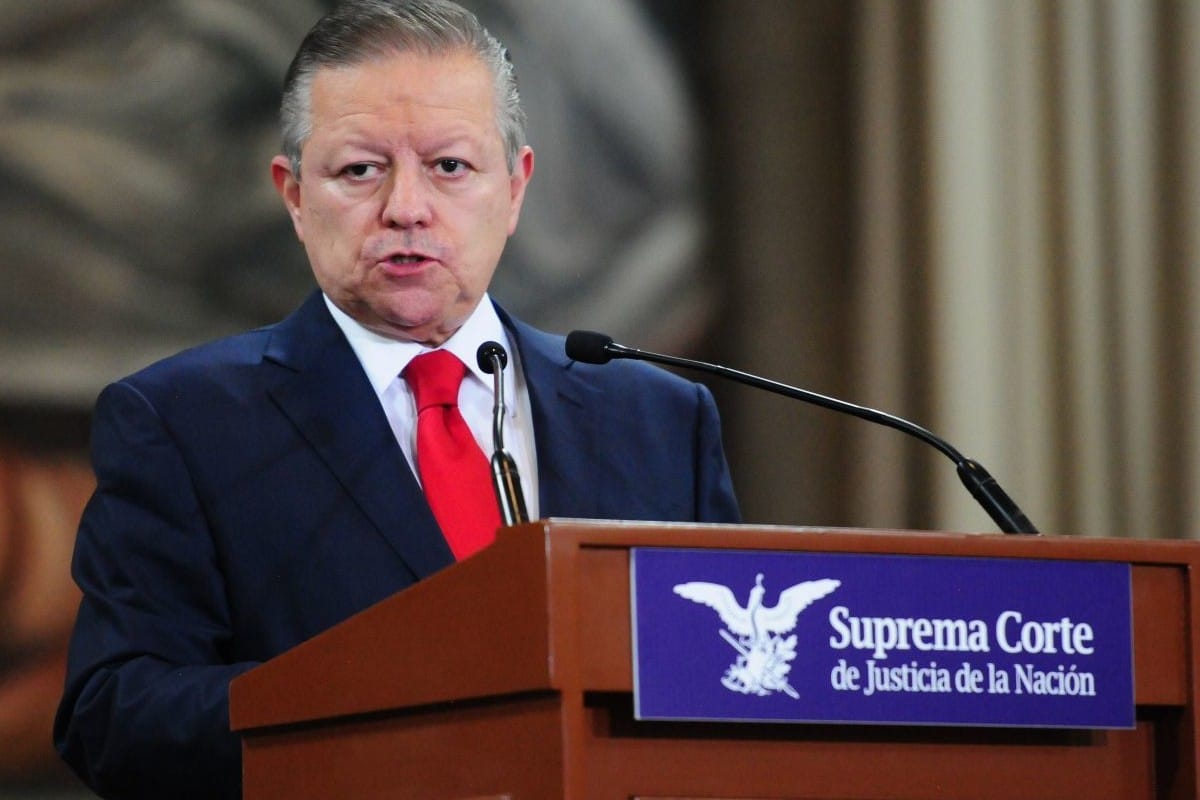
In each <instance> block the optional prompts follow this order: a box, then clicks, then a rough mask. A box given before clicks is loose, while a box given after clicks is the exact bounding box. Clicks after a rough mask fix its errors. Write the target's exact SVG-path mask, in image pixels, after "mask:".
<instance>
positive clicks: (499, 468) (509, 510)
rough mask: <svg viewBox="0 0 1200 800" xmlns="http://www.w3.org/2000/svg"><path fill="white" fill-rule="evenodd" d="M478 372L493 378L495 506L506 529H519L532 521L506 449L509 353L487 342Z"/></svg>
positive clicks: (481, 350) (477, 353)
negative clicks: (505, 420) (506, 384)
mask: <svg viewBox="0 0 1200 800" xmlns="http://www.w3.org/2000/svg"><path fill="white" fill-rule="evenodd" d="M475 361H476V362H477V363H478V364H479V368H480V369H481V370H483V371H484V372H486V373H488V374H489V375H491V376H492V390H493V396H494V398H495V399H494V400H493V402H492V449H493V452H492V487H493V488H494V489H495V490H496V503H497V504H498V505H499V506H500V519H501V522H503V523H504V525H506V526H508V525H518V524H520V523H522V522H528V521H529V512H528V511H527V510H526V509H525V495H524V493H522V491H521V476H520V475H518V474H517V462H516V461H514V460H513V457H512V456H511V455H509V453H508V451H507V450H505V449H504V411H505V409H504V368H505V367H506V366H508V353H506V352H504V348H503V347H501V346H500V344H499V343H497V342H484V343H483V344H481V345H479V349H478V350H477V351H475Z"/></svg>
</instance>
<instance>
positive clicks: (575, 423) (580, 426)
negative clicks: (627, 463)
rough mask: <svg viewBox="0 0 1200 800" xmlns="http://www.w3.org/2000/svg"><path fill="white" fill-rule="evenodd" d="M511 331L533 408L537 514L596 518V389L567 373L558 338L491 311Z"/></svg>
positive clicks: (600, 448) (568, 364)
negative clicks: (536, 472)
mask: <svg viewBox="0 0 1200 800" xmlns="http://www.w3.org/2000/svg"><path fill="white" fill-rule="evenodd" d="M497 311H498V312H499V314H500V318H501V319H502V320H503V321H504V324H505V326H506V327H507V328H508V329H509V331H510V332H511V333H512V335H513V341H514V342H515V343H516V346H517V349H518V352H519V353H520V356H521V369H522V370H523V371H524V373H525V385H526V387H527V388H528V390H529V401H530V406H531V407H532V411H533V430H534V441H535V443H536V447H537V463H538V501H539V508H540V516H542V517H551V516H554V517H579V518H595V517H599V516H601V515H602V514H601V495H600V493H599V492H598V491H597V486H598V485H599V484H601V483H602V481H600V480H598V477H599V476H597V475H595V474H594V473H595V470H596V466H597V463H596V461H595V456H596V454H599V453H603V452H605V448H604V447H603V443H602V441H601V436H602V433H603V431H602V423H603V419H602V414H600V413H598V410H599V409H598V406H599V402H600V400H599V397H598V394H597V390H596V389H595V388H593V387H592V386H590V385H589V384H587V383H586V382H584V381H582V380H580V379H579V378H578V377H577V376H576V375H575V374H574V373H573V372H572V371H571V366H572V364H573V363H574V362H572V361H571V360H570V359H568V358H567V356H566V353H565V352H563V346H562V339H561V338H559V337H554V336H550V335H549V334H546V333H543V332H541V331H539V330H536V329H534V328H531V327H529V326H528V325H525V324H523V323H521V322H518V321H516V320H514V319H512V318H511V317H510V316H508V315H507V314H506V313H505V312H504V311H503V310H500V309H497Z"/></svg>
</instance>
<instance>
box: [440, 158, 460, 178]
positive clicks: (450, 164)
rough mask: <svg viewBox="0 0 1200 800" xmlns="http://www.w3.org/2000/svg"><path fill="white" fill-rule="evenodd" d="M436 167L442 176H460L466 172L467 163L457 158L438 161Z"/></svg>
mask: <svg viewBox="0 0 1200 800" xmlns="http://www.w3.org/2000/svg"><path fill="white" fill-rule="evenodd" d="M436 166H437V170H438V172H440V173H442V174H443V175H462V174H463V173H465V172H466V171H467V162H465V161H463V160H462V159H458V158H441V159H438V161H437V165H436Z"/></svg>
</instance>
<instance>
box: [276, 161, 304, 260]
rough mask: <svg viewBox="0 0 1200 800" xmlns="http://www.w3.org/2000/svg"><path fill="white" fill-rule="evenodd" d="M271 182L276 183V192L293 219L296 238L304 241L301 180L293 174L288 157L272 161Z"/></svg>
mask: <svg viewBox="0 0 1200 800" xmlns="http://www.w3.org/2000/svg"><path fill="white" fill-rule="evenodd" d="M271 180H272V181H274V182H275V191H277V192H279V196H280V197H281V198H283V204H284V206H286V207H287V212H288V216H290V217H291V218H292V227H293V228H294V229H295V230H296V237H297V238H298V239H299V240H300V241H302V242H303V241H304V224H303V222H302V220H301V214H300V179H299V178H297V177H296V176H295V175H293V174H292V162H291V161H290V160H289V159H288V157H287V156H284V155H278V156H275V157H274V158H273V159H271Z"/></svg>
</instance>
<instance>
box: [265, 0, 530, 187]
mask: <svg viewBox="0 0 1200 800" xmlns="http://www.w3.org/2000/svg"><path fill="white" fill-rule="evenodd" d="M461 50H465V51H467V52H470V53H473V54H474V55H475V56H477V57H478V58H479V60H480V61H481V62H482V63H483V65H484V66H485V67H487V68H488V71H489V72H490V73H491V75H492V82H493V85H494V87H495V95H496V127H497V128H498V129H499V131H500V138H501V139H502V140H503V141H504V150H505V161H506V163H507V164H508V171H509V172H510V173H511V172H512V171H513V168H514V167H515V166H516V161H517V152H518V151H519V150H520V149H521V147H522V146H523V145H524V144H525V112H524V111H523V110H522V108H521V95H520V92H519V91H518V90H517V77H516V72H515V71H514V69H513V64H512V61H511V60H510V59H509V57H508V50H507V49H505V47H504V45H502V44H501V43H500V42H499V40H497V39H496V38H495V37H494V36H492V35H491V34H490V33H488V31H487V29H486V28H484V27H483V25H482V24H480V22H479V20H478V19H477V18H476V17H475V15H474V14H472V13H471V12H470V11H467V10H466V9H464V8H462V7H461V6H459V5H456V4H455V3H451V2H448V0H345V2H342V3H341V4H339V5H338V6H337V8H335V9H334V10H333V11H331V12H329V13H328V14H326V15H325V16H324V17H322V18H321V19H320V21H318V22H317V24H316V25H314V26H313V28H312V30H311V31H309V32H308V35H307V36H305V37H304V41H303V42H301V43H300V49H299V50H298V51H297V52H296V56H295V58H293V59H292V63H291V66H290V67H288V71H287V77H286V78H285V79H284V82H283V102H282V104H281V106H280V123H281V127H282V132H283V154H284V155H285V156H287V158H288V160H289V161H290V162H291V167H292V174H293V175H294V176H295V177H296V179H297V180H299V178H300V151H301V149H302V148H303V147H304V143H305V142H306V141H307V140H308V137H309V136H310V135H311V134H312V83H313V78H314V77H315V76H316V73H317V71H318V70H320V69H321V68H323V67H350V66H356V65H358V64H362V63H363V62H365V61H368V60H370V59H372V58H377V57H380V56H389V55H395V54H396V53H403V52H409V51H416V52H419V53H425V54H429V55H435V54H442V53H449V52H453V51H461Z"/></svg>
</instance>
